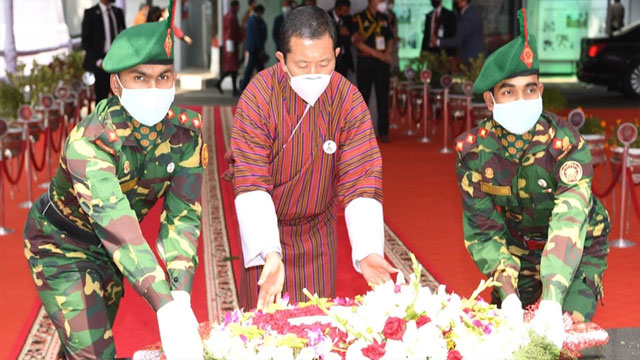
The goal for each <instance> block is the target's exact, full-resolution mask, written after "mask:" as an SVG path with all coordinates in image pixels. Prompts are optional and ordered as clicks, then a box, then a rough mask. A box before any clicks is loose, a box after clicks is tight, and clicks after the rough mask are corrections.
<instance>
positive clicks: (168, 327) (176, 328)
mask: <svg viewBox="0 0 640 360" xmlns="http://www.w3.org/2000/svg"><path fill="white" fill-rule="evenodd" d="M156 316H157V317H158V328H159V330H160V340H161V341H162V351H163V352H164V355H165V356H166V358H167V359H168V360H172V359H196V360H199V359H202V358H203V353H204V350H203V346H202V339H201V338H200V334H199V333H198V320H196V316H195V315H194V314H193V311H192V310H191V307H189V306H187V305H186V304H185V303H184V302H183V301H177V300H173V301H171V302H168V303H167V304H165V305H164V306H162V307H161V308H160V309H158V312H157V313H156Z"/></svg>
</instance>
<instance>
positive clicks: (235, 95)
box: [232, 90, 242, 97]
mask: <svg viewBox="0 0 640 360" xmlns="http://www.w3.org/2000/svg"><path fill="white" fill-rule="evenodd" d="M240 94H242V93H241V92H240V91H239V90H233V93H232V95H233V96H234V97H239V96H240Z"/></svg>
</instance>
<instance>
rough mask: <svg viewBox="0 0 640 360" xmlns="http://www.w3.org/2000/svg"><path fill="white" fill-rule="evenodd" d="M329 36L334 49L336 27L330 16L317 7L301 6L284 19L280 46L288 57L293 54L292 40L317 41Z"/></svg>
mask: <svg viewBox="0 0 640 360" xmlns="http://www.w3.org/2000/svg"><path fill="white" fill-rule="evenodd" d="M326 34H329V37H330V38H331V42H332V43H333V47H334V48H335V47H336V42H337V34H336V26H335V23H334V22H333V19H331V17H330V16H329V14H328V13H327V12H326V11H324V10H322V9H320V8H319V7H317V6H300V7H297V8H295V9H293V10H292V11H291V12H290V13H288V14H287V16H285V17H284V21H283V23H282V32H281V33H280V44H281V45H282V53H283V54H284V55H285V56H286V55H287V54H288V53H290V52H291V38H292V37H294V36H295V37H299V38H302V39H308V40H315V39H319V38H321V37H323V36H324V35H326Z"/></svg>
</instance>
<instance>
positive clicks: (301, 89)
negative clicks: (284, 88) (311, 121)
mask: <svg viewBox="0 0 640 360" xmlns="http://www.w3.org/2000/svg"><path fill="white" fill-rule="evenodd" d="M285 69H286V68H285ZM286 71H287V74H289V77H291V80H290V81H289V84H291V87H292V88H293V91H295V92H296V94H298V96H300V97H301V98H302V100H304V101H306V103H307V104H309V105H310V106H313V105H314V104H315V103H316V101H318V98H320V95H322V93H323V92H324V91H325V89H326V88H327V86H329V81H330V80H331V75H333V72H332V73H331V74H329V75H327V74H307V75H298V76H291V74H290V73H289V69H286Z"/></svg>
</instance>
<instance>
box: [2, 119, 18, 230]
mask: <svg viewBox="0 0 640 360" xmlns="http://www.w3.org/2000/svg"><path fill="white" fill-rule="evenodd" d="M8 132H9V123H8V122H7V121H6V120H5V119H0V165H2V164H3V161H4V146H3V145H4V140H3V139H4V137H5V136H6V135H7V133H8ZM2 173H3V169H0V202H1V204H2V206H0V236H5V235H9V234H12V233H14V232H15V230H14V229H10V228H7V227H5V226H4V209H5V208H6V206H5V202H4V175H3V174H2Z"/></svg>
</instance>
